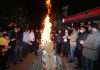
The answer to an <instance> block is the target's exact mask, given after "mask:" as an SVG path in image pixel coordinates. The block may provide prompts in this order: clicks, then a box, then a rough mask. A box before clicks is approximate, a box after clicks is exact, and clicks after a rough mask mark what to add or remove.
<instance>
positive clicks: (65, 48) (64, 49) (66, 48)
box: [61, 42, 69, 57]
mask: <svg viewBox="0 0 100 70" xmlns="http://www.w3.org/2000/svg"><path fill="white" fill-rule="evenodd" d="M61 51H62V54H63V56H66V57H68V54H69V45H68V43H67V42H63V43H62V46H61Z"/></svg>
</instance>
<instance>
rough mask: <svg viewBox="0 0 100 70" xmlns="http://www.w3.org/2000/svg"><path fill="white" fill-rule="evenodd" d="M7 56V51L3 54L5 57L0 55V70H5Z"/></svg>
mask: <svg viewBox="0 0 100 70" xmlns="http://www.w3.org/2000/svg"><path fill="white" fill-rule="evenodd" d="M8 56H9V50H8V51H6V52H5V55H0V68H1V70H6V65H7V61H8Z"/></svg>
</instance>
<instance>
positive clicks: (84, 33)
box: [77, 26, 89, 69]
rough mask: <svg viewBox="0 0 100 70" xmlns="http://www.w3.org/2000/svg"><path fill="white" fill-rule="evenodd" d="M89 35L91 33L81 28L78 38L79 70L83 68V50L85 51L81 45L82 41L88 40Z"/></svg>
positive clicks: (83, 27)
mask: <svg viewBox="0 0 100 70" xmlns="http://www.w3.org/2000/svg"><path fill="white" fill-rule="evenodd" d="M88 34H89V33H88V32H87V31H86V27H85V26H82V27H80V30H79V35H78V38H77V60H78V68H79V69H81V68H82V50H83V46H82V45H81V44H80V41H81V40H86V38H87V36H88Z"/></svg>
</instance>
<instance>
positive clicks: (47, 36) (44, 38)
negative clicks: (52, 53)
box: [42, 0, 52, 46]
mask: <svg viewBox="0 0 100 70" xmlns="http://www.w3.org/2000/svg"><path fill="white" fill-rule="evenodd" d="M46 7H47V9H48V13H47V15H46V18H45V22H44V24H45V26H44V29H43V33H42V45H43V46H44V45H45V44H46V42H47V41H50V32H51V26H52V24H51V23H50V21H49V20H50V17H49V14H50V13H51V2H50V0H46Z"/></svg>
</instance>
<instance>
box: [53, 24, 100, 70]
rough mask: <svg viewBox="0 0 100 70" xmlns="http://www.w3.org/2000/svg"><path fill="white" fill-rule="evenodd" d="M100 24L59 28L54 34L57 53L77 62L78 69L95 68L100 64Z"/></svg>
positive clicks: (88, 69)
mask: <svg viewBox="0 0 100 70" xmlns="http://www.w3.org/2000/svg"><path fill="white" fill-rule="evenodd" d="M99 25H100V24H99V23H98V24H97V23H92V24H88V25H87V26H80V27H78V28H76V27H72V28H70V29H68V28H65V29H64V30H61V29H60V30H58V32H57V33H55V35H54V45H55V48H56V54H61V56H62V57H66V58H68V60H69V63H71V62H75V64H76V65H77V67H75V68H76V69H78V70H95V69H96V68H99V69H100V67H99V64H100V26H99Z"/></svg>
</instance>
